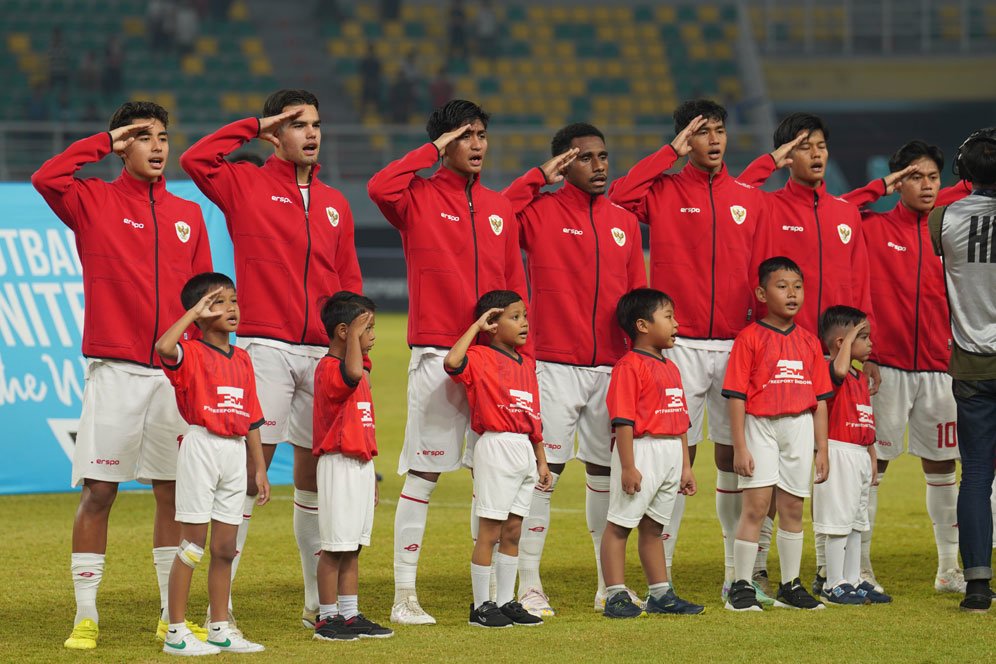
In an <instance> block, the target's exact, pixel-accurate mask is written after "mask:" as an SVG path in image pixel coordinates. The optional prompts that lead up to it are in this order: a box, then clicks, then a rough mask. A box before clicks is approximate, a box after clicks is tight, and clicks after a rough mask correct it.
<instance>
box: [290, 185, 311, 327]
mask: <svg viewBox="0 0 996 664" xmlns="http://www.w3.org/2000/svg"><path fill="white" fill-rule="evenodd" d="M294 186H295V187H297V193H298V194H299V195H300V196H301V202H302V203H304V231H305V233H306V234H307V236H308V250H307V252H306V253H305V255H304V327H303V329H302V330H301V343H302V344H303V343H304V340H305V339H306V338H307V336H308V312H309V309H310V308H311V303H310V302H309V301H308V270H309V268H310V267H311V223H310V221H309V219H308V210H309V209H310V208H311V173H308V197H307V198H305V197H304V193H303V192H302V191H301V186H300V185H299V184H298V183H297V177H295V178H294Z"/></svg>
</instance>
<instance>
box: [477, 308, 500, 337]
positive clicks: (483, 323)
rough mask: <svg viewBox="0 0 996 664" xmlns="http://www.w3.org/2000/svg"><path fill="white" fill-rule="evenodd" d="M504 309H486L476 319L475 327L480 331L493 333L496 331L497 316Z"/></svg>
mask: <svg viewBox="0 0 996 664" xmlns="http://www.w3.org/2000/svg"><path fill="white" fill-rule="evenodd" d="M503 311H505V310H504V309H498V308H493V309H488V310H487V311H485V312H484V313H483V314H481V317H480V318H478V319H477V329H478V330H480V331H481V332H487V333H488V334H494V333H495V332H497V331H498V316H500V315H501V312H503Z"/></svg>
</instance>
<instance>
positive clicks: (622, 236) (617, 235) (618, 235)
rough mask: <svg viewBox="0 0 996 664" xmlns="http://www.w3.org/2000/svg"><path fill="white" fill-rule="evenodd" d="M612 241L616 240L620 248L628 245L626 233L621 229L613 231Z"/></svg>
mask: <svg viewBox="0 0 996 664" xmlns="http://www.w3.org/2000/svg"><path fill="white" fill-rule="evenodd" d="M612 239H613V240H615V241H616V244H618V245H619V246H620V247H622V246H625V244H626V231H624V230H623V229H621V228H613V229H612Z"/></svg>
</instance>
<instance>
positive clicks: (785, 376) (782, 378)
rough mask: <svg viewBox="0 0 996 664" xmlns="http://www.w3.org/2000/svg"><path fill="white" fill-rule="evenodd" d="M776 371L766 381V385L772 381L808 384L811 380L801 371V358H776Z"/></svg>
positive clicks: (772, 382)
mask: <svg viewBox="0 0 996 664" xmlns="http://www.w3.org/2000/svg"><path fill="white" fill-rule="evenodd" d="M775 366H776V367H777V368H778V371H777V372H776V373H775V375H774V376H772V377H771V380H769V381H768V383H767V385H771V384H774V383H795V384H797V385H810V384H811V383H812V381H810V380H808V379H807V378H806V376H805V374H803V373H802V367H803V365H802V360H778V363H777V364H776V365H775Z"/></svg>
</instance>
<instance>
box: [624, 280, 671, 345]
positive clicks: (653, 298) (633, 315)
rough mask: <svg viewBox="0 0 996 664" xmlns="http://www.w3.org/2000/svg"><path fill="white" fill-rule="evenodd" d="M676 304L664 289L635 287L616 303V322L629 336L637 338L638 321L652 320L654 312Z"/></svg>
mask: <svg viewBox="0 0 996 664" xmlns="http://www.w3.org/2000/svg"><path fill="white" fill-rule="evenodd" d="M669 304H670V305H671V306H672V307H673V306H674V300H672V299H671V296H670V295H668V294H667V293H665V292H664V291H659V290H657V289H656V288H634V289H633V290H631V291H630V292H628V293H626V294H625V295H623V296H622V297H621V298H619V302H618V303H617V304H616V322H617V323H619V327H621V328H622V329H623V331H624V332H625V333H626V334H627V335H628V336H629V338H630V339H636V335H637V331H636V321H638V320H640V319H641V318H642V319H643V320H651V319H652V318H653V317H654V312H655V311H657V310H658V309H661V308H663V307H666V306H667V305H669Z"/></svg>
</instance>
